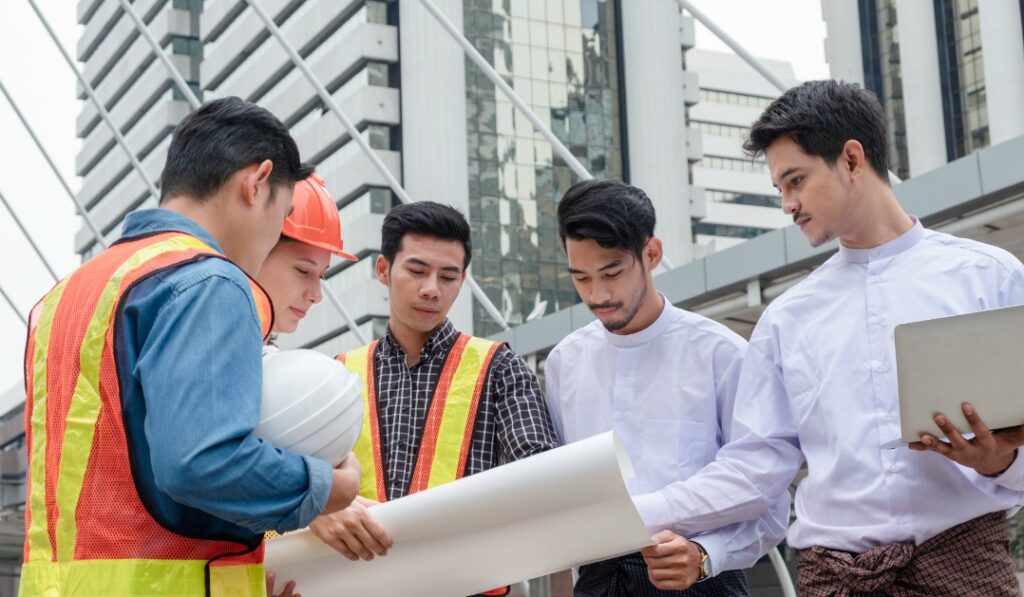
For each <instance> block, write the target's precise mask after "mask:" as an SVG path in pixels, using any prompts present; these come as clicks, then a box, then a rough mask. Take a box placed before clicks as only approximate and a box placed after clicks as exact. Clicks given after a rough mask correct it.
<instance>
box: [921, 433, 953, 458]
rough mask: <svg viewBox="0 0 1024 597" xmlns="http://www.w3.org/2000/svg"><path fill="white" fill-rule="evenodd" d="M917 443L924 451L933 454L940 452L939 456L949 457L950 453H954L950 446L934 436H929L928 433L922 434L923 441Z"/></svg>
mask: <svg viewBox="0 0 1024 597" xmlns="http://www.w3.org/2000/svg"><path fill="white" fill-rule="evenodd" d="M915 443H919V444H920V445H921V446H922V447H921V449H922V450H929V451H931V452H938V453H939V454H942V455H943V456H949V455H950V453H952V451H953V450H952V448H950V447H949V444H947V443H946V442H943V441H940V440H939V439H938V438H937V437H935V436H934V435H929V434H927V433H922V434H921V441H920V442H915ZM911 445H913V444H911Z"/></svg>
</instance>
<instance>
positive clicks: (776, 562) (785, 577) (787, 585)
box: [768, 547, 796, 597]
mask: <svg viewBox="0 0 1024 597" xmlns="http://www.w3.org/2000/svg"><path fill="white" fill-rule="evenodd" d="M768 559H769V560H771V561H772V566H774V567H775V574H777V575H778V576H779V584H780V585H782V594H783V595H785V597H796V589H795V588H794V587H793V579H792V578H791V577H790V576H789V568H787V567H786V560H784V559H782V554H780V553H779V550H778V548H775V547H773V548H771V550H769V551H768Z"/></svg>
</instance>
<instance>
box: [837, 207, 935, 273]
mask: <svg viewBox="0 0 1024 597" xmlns="http://www.w3.org/2000/svg"><path fill="white" fill-rule="evenodd" d="M910 219H911V220H913V221H914V225H913V226H911V228H910V230H907V231H906V232H904V233H903V234H901V235H899V236H897V237H896V238H894V239H892V240H891V241H889V242H887V243H884V244H881V245H878V246H877V247H874V248H871V249H851V248H849V247H844V246H843V244H842V243H840V244H839V256H840V257H841V258H842V259H843V260H844V261H848V262H850V263H870V262H872V261H880V260H882V259H888V258H889V257H895V256H896V255H899V254H900V253H902V252H904V251H906V250H907V249H909V248H911V247H913V246H914V245H916V244H917V241H919V240H921V238H922V237H924V226H922V225H921V222H920V221H919V220H918V219H917V218H915V217H914V216H910Z"/></svg>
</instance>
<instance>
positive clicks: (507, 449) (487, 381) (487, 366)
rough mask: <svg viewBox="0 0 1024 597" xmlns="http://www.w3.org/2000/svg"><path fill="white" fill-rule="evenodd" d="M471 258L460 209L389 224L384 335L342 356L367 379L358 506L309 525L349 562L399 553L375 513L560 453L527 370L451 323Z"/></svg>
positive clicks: (416, 210) (383, 271)
mask: <svg viewBox="0 0 1024 597" xmlns="http://www.w3.org/2000/svg"><path fill="white" fill-rule="evenodd" d="M471 257H472V245H471V242H470V228H469V223H468V222H467V221H466V219H465V217H463V215H462V214H461V213H459V212H458V211H457V210H455V209H454V208H452V207H449V206H446V205H441V204H439V203H434V202H431V201H421V202H417V203H411V204H405V205H399V206H397V207H394V208H392V209H391V211H390V212H389V213H388V215H387V217H386V218H385V219H384V226H383V228H382V230H381V254H380V256H379V257H377V263H376V270H377V279H378V280H379V281H380V283H381V284H384V285H385V286H387V288H388V304H389V305H390V318H389V320H388V329H387V333H386V334H385V336H384V337H383V338H382V339H381V340H380V341H374V342H372V343H370V344H369V345H368V346H363V347H361V348H357V349H356V350H353V351H350V352H347V353H345V354H343V355H340V356H339V357H338V358H339V360H341V361H342V362H344V363H345V365H346V366H347V367H348V368H349V369H351V370H352V371H354V372H355V373H358V374H359V375H360V376H361V377H362V378H363V381H364V393H363V397H364V399H365V401H366V410H365V417H364V422H363V434H362V435H361V436H360V438H359V441H358V443H357V444H356V448H355V453H356V454H357V455H358V456H359V458H361V459H362V460H361V462H362V463H363V476H362V481H361V484H360V496H361V497H360V498H357V500H356V502H355V503H353V504H352V505H351V506H350V507H349V508H347V509H346V510H343V511H341V512H338V513H337V514H336V515H334V516H328V517H322V518H320V519H318V520H317V521H315V522H314V523H313V524H312V525H310V527H311V529H312V530H313V532H314V533H316V534H317V535H318V536H319V537H320V538H321V539H323V540H324V541H325V542H327V543H328V544H329V545H331V546H333V547H335V548H336V549H338V550H339V551H341V552H342V553H343V554H345V555H346V556H348V558H349V559H352V560H355V559H358V558H363V559H366V560H370V559H373V557H374V555H375V554H376V555H385V554H386V553H387V550H388V548H389V547H390V546H391V541H392V539H391V537H390V536H389V535H388V533H387V531H386V530H385V529H383V528H382V527H381V526H380V524H378V523H377V522H376V521H375V520H374V519H373V517H372V516H371V515H370V512H369V510H368V509H367V507H368V506H372V505H373V504H374V503H377V502H383V501H385V500H394V499H398V498H400V497H403V496H405V495H407V494H410V493H415V492H417V491H422V490H424V489H428V488H430V487H434V486H436V485H440V484H443V483H447V482H449V481H454V480H456V479H459V478H461V477H463V476H465V475H472V474H474V473H479V472H481V471H484V470H487V469H490V468H493V467H495V466H498V465H501V464H505V463H508V462H512V461H514V460H519V459H520V458H526V457H527V456H532V455H534V454H537V453H540V452H543V451H545V450H548V449H551V448H554V447H556V446H557V445H558V439H557V436H556V435H555V432H554V429H553V428H552V425H551V418H550V416H549V415H548V411H547V408H546V407H545V405H544V399H543V397H542V396H541V392H540V387H539V384H538V382H537V377H536V375H534V373H533V371H531V370H530V368H529V367H528V366H527V364H526V362H525V361H523V359H522V358H521V357H519V355H517V354H515V353H514V352H512V350H511V349H510V348H509V347H508V345H506V344H501V343H497V342H492V341H490V340H484V339H482V338H474V337H471V336H469V335H467V334H463V333H460V332H459V331H458V330H456V329H455V326H454V325H452V323H451V321H449V320H448V311H449V310H450V309H451V306H452V303H454V302H455V299H456V297H458V295H459V290H460V289H461V288H462V284H463V282H464V281H465V279H466V268H467V267H469V262H470V259H471ZM506 592H507V591H506V590H505V589H502V590H500V591H499V592H494V593H488V594H497V595H503V594H506Z"/></svg>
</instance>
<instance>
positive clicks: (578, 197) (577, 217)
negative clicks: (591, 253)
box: [558, 179, 657, 259]
mask: <svg viewBox="0 0 1024 597" xmlns="http://www.w3.org/2000/svg"><path fill="white" fill-rule="evenodd" d="M656 223H657V216H656V214H655V212H654V204H653V203H651V199H650V198H649V197H648V196H647V194H646V193H644V192H643V191H642V190H640V189H638V188H636V187H634V186H630V185H628V184H626V183H624V182H622V181H620V180H596V179H594V180H585V181H583V182H579V183H576V184H574V185H573V186H572V187H571V188H570V189H569V190H568V191H566V193H565V196H564V197H562V200H561V201H560V202H559V203H558V234H559V235H560V236H561V237H562V246H563V247H564V246H565V239H567V238H571V239H573V240H587V239H591V240H593V241H595V242H596V243H597V244H599V245H601V246H602V247H604V248H606V249H623V250H626V251H629V252H630V253H632V254H633V255H635V256H636V258H637V259H641V258H642V257H643V251H644V245H646V244H647V241H649V240H650V239H651V237H652V236H654V225H655V224H656Z"/></svg>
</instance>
